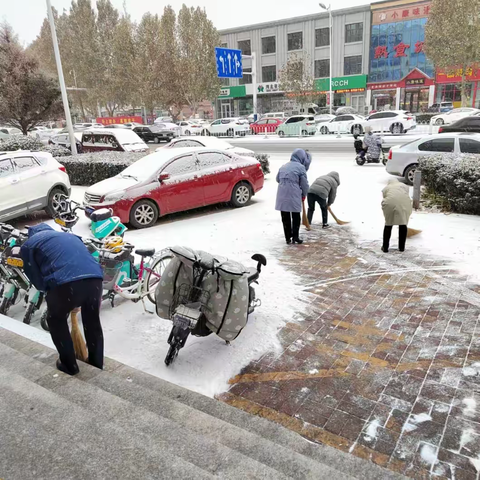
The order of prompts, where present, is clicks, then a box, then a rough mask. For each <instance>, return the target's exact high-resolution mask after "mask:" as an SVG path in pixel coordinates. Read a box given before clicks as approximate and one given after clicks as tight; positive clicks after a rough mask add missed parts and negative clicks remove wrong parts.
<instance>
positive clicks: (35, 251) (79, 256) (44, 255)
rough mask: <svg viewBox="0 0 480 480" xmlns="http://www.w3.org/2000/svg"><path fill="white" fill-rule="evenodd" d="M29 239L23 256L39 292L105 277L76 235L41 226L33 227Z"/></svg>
mask: <svg viewBox="0 0 480 480" xmlns="http://www.w3.org/2000/svg"><path fill="white" fill-rule="evenodd" d="M28 236H29V239H28V240H27V241H26V242H25V243H24V244H23V246H22V248H21V250H20V256H21V257H22V259H23V263H24V269H25V273H26V275H27V277H28V278H29V279H30V281H31V282H32V283H33V284H34V285H35V287H36V288H37V290H40V291H42V292H47V291H48V290H52V289H54V288H55V287H58V286H59V285H63V284H65V283H69V282H75V281H77V280H83V279H85V278H103V272H102V268H101V267H100V265H99V263H98V262H97V261H96V260H95V259H94V258H93V257H92V255H91V254H90V253H89V251H88V250H87V247H86V246H85V245H84V244H83V242H82V240H81V239H80V238H79V237H77V236H76V235H72V234H71V233H63V232H57V231H55V230H53V228H51V227H49V226H48V225H45V224H43V223H41V224H40V225H36V226H35V227H31V228H30V229H29V231H28Z"/></svg>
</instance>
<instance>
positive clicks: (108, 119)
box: [97, 115, 143, 125]
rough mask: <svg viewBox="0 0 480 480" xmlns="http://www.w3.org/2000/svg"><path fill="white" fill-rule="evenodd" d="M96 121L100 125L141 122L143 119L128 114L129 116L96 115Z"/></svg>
mask: <svg viewBox="0 0 480 480" xmlns="http://www.w3.org/2000/svg"><path fill="white" fill-rule="evenodd" d="M97 123H101V124H102V125H118V124H120V125H122V124H124V123H143V119H142V117H140V116H137V115H135V116H133V115H132V116H130V117H127V116H125V117H98V118H97Z"/></svg>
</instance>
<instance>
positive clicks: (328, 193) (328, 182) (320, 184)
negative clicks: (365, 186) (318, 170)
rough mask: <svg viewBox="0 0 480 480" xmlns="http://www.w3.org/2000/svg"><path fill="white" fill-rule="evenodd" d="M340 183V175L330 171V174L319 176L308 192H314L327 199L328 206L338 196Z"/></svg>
mask: <svg viewBox="0 0 480 480" xmlns="http://www.w3.org/2000/svg"><path fill="white" fill-rule="evenodd" d="M339 185H340V175H339V174H338V173H337V172H330V173H329V174H328V175H323V176H322V177H318V178H317V179H316V180H315V181H314V182H313V183H312V186H311V187H310V190H309V191H308V193H314V194H315V195H318V196H319V197H322V198H324V199H325V200H327V199H328V200H327V204H328V206H330V205H332V204H333V202H334V201H335V197H336V196H337V187H338V186H339Z"/></svg>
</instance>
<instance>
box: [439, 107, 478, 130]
mask: <svg viewBox="0 0 480 480" xmlns="http://www.w3.org/2000/svg"><path fill="white" fill-rule="evenodd" d="M477 113H480V110H479V109H478V108H469V107H462V108H454V109H453V110H450V111H448V112H446V113H442V114H440V115H435V116H433V117H432V118H431V119H430V124H431V125H438V126H441V125H450V124H452V123H454V122H456V121H457V120H460V119H462V118H465V117H469V116H470V115H475V114H477Z"/></svg>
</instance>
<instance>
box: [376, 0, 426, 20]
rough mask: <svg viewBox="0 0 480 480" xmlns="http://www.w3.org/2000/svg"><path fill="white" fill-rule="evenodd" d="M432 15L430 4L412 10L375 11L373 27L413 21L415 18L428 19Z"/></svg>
mask: <svg viewBox="0 0 480 480" xmlns="http://www.w3.org/2000/svg"><path fill="white" fill-rule="evenodd" d="M429 14H430V4H429V3H428V4H425V5H421V6H416V7H412V8H395V9H392V10H384V11H380V10H377V11H374V12H373V25H378V24H380V23H388V22H396V21H400V20H402V21H403V20H413V19H415V18H424V17H428V15H429Z"/></svg>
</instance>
